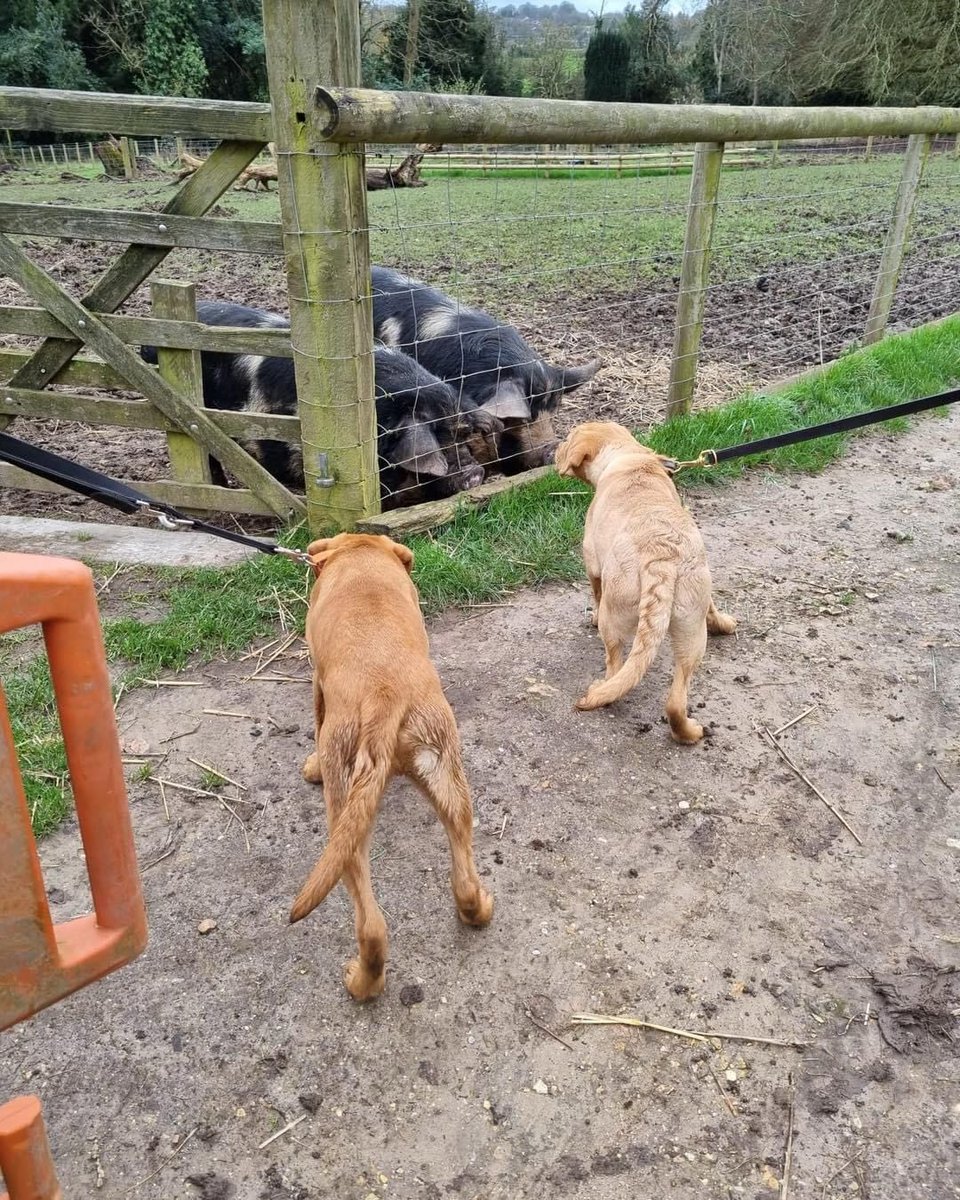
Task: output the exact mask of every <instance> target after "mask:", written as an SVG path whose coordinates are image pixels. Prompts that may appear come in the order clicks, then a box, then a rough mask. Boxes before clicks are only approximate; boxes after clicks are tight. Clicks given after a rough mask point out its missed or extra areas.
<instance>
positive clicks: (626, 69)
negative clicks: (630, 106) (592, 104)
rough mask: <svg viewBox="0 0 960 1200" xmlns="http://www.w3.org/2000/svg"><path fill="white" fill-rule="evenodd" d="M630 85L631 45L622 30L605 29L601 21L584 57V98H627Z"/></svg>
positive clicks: (598, 22) (592, 35)
mask: <svg viewBox="0 0 960 1200" xmlns="http://www.w3.org/2000/svg"><path fill="white" fill-rule="evenodd" d="M629 87H630V44H629V42H628V41H627V39H626V38H625V37H624V36H623V34H622V33H620V32H619V31H617V30H612V29H604V28H603V22H602V20H598V21H597V26H596V28H595V29H594V31H593V33H592V34H591V37H590V42H589V44H588V45H587V53H586V57H585V58H584V60H583V98H584V99H585V100H626V99H627V95H628V91H629Z"/></svg>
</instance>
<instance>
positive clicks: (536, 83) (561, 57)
mask: <svg viewBox="0 0 960 1200" xmlns="http://www.w3.org/2000/svg"><path fill="white" fill-rule="evenodd" d="M581 63H582V60H581V59H580V57H579V55H578V54H577V53H576V52H575V50H574V46H573V39H572V38H571V35H570V32H569V30H568V29H566V28H564V27H563V26H561V25H556V24H554V22H553V21H547V22H545V23H544V25H543V27H542V29H541V32H540V37H539V38H538V39H536V40H535V41H533V42H531V43H530V46H529V51H528V73H527V76H526V81H525V82H526V87H525V88H524V91H525V93H526V94H527V95H531V96H545V97H547V98H549V99H557V100H573V99H576V98H577V97H578V96H580V95H581V94H582V92H583V71H582V67H581Z"/></svg>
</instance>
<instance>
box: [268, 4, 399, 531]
mask: <svg viewBox="0 0 960 1200" xmlns="http://www.w3.org/2000/svg"><path fill="white" fill-rule="evenodd" d="M358 13H359V10H358V9H357V5H356V2H355V0H315V2H314V3H311V4H304V3H303V0H264V4H263V23H264V41H265V44H266V56H267V77H268V80H269V83H270V99H271V103H272V105H273V123H274V139H275V142H276V150H277V168H278V172H277V174H278V179H277V184H278V191H279V194H280V216H281V224H282V227H283V241H284V256H285V258H286V267H287V288H288V293H289V297H290V340H291V344H292V346H293V361H294V367H295V370H296V382H297V397H298V401H299V411H300V427H301V437H302V444H303V468H304V469H303V474H304V482H305V485H306V493H307V523H308V525H309V528H310V530H311V532H314V533H316V532H318V531H326V530H330V529H331V528H332V529H342V528H349V527H351V526H352V525H354V524H355V523H356V522H357V521H358V520H359V519H360V518H362V517H365V516H370V515H372V514H374V513H377V512H379V509H380V488H379V480H378V474H377V418H376V407H375V403H374V380H373V317H372V306H371V302H370V248H369V238H368V234H367V227H368V225H367V193H366V177H365V173H364V155H363V145H362V144H354V145H337V144H335V143H331V142H327V141H324V139H323V136H322V131H323V128H324V125H325V117H326V114H325V112H324V111H323V110H322V109H321V108H319V107H318V106H317V104H316V100H315V92H316V88H317V85H318V84H323V85H327V86H329V85H331V84H332V85H341V86H350V85H355V84H357V83H359V81H360V27H359V16H358Z"/></svg>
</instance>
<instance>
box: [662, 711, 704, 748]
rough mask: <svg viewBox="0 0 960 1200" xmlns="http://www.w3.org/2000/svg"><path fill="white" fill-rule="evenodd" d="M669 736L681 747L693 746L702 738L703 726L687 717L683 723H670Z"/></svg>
mask: <svg viewBox="0 0 960 1200" xmlns="http://www.w3.org/2000/svg"><path fill="white" fill-rule="evenodd" d="M670 736H671V737H672V738H673V740H674V741H675V742H679V743H680V745H681V746H694V745H696V743H697V742H699V741H700V739H701V738H702V737H703V726H702V725H698V724H697V722H696V721H691V720H690V719H689V717H688V718H687V719H686V720H684V721H677V722H676V723H674V722H673V721H671V722H670Z"/></svg>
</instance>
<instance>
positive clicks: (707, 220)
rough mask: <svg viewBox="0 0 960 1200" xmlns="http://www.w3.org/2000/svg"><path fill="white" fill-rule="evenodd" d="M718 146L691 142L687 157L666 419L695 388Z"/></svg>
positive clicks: (685, 406) (685, 407)
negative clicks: (689, 175)
mask: <svg viewBox="0 0 960 1200" xmlns="http://www.w3.org/2000/svg"><path fill="white" fill-rule="evenodd" d="M722 165H723V142H697V144H696V147H695V149H694V152H693V176H692V178H691V180H690V200H689V202H688V205H687V232H686V235H685V237H684V242H683V263H682V266H681V268H680V294H679V296H678V297H677V323H676V327H675V330H674V335H673V360H672V361H671V363H670V388H669V391H668V392H667V416H668V417H675V416H676V415H677V414H678V413H684V412H689V411H690V403H691V401H692V400H693V392H694V388H695V387H696V384H697V362H698V360H699V357H700V334H701V333H702V331H703V310H704V307H705V304H706V298H707V281H708V279H709V275H710V243H711V241H712V240H713V225H714V218H715V217H716V215H717V193H718V191H719V189H720V168H721V167H722Z"/></svg>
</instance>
